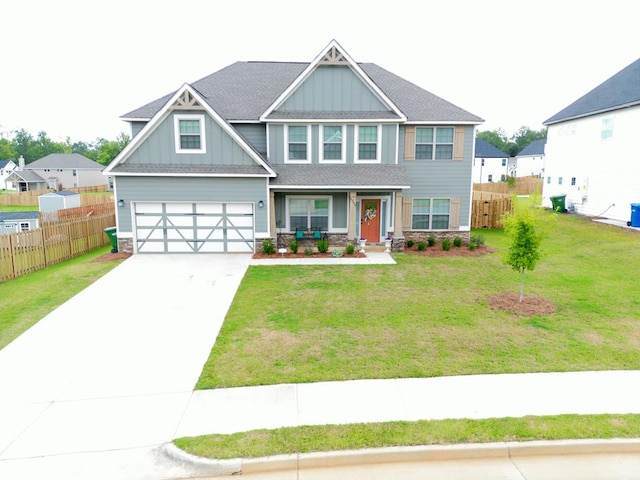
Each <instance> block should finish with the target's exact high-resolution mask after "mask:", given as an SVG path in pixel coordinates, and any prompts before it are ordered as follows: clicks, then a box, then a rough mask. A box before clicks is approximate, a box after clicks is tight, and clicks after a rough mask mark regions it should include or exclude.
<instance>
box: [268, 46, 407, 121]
mask: <svg viewBox="0 0 640 480" xmlns="http://www.w3.org/2000/svg"><path fill="white" fill-rule="evenodd" d="M335 84H339V85H340V87H341V88H344V89H345V90H348V95H345V94H343V91H341V90H340V89H336V88H335V87H334V86H335ZM351 117H353V119H355V120H362V119H378V120H380V119H382V120H386V121H396V122H397V121H400V122H404V121H406V116H405V115H404V114H403V113H402V111H401V110H400V109H399V108H398V107H397V106H396V105H395V104H394V103H393V102H392V101H391V100H390V99H389V98H388V97H387V95H386V94H385V93H384V92H383V91H382V90H381V89H380V88H379V87H378V86H377V85H376V84H375V83H374V82H373V81H372V80H371V78H370V77H369V76H368V75H367V74H366V73H365V72H364V71H363V70H362V68H361V67H360V66H359V65H358V64H357V63H356V62H354V61H353V59H352V58H351V57H350V56H349V54H348V53H347V52H346V51H345V50H344V49H343V48H342V47H341V46H340V45H339V44H338V42H336V41H335V40H332V41H331V42H330V43H329V44H328V45H327V46H326V47H325V48H324V49H323V50H322V51H321V52H320V53H319V54H318V55H317V56H316V58H315V59H314V60H313V61H312V62H311V63H310V64H309V65H308V66H307V68H305V69H304V70H303V71H302V73H301V74H300V75H298V77H297V78H296V79H295V80H294V81H293V82H292V83H291V85H289V87H288V88H287V89H286V90H284V91H283V92H282V93H281V94H280V96H279V97H278V98H277V99H276V100H275V101H274V102H273V103H272V104H271V105H270V106H269V108H267V110H266V111H265V112H264V113H263V114H262V115H261V117H260V120H261V121H264V122H267V121H274V120H275V121H278V120H290V119H292V118H305V119H310V118H315V119H334V118H340V119H346V120H349V119H350V118H351Z"/></svg>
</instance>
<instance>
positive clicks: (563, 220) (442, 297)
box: [196, 214, 640, 389]
mask: <svg viewBox="0 0 640 480" xmlns="http://www.w3.org/2000/svg"><path fill="white" fill-rule="evenodd" d="M549 215H553V214H549ZM556 217H557V221H558V223H557V225H556V226H555V229H554V231H553V232H552V233H551V234H550V236H549V237H547V239H546V240H545V241H544V242H543V245H542V253H543V256H542V258H541V260H540V262H539V263H538V265H537V267H536V269H535V270H533V271H531V272H527V274H526V287H525V294H526V295H536V296H540V297H543V298H545V299H547V300H549V301H551V302H552V303H553V304H554V305H555V308H556V310H555V313H553V314H551V315H539V316H533V317H523V316H518V315H515V314H511V313H507V312H503V311H497V310H494V309H492V308H491V307H490V306H489V304H488V299H489V298H490V297H491V296H492V295H495V294H499V293H504V292H511V293H518V292H519V286H520V276H519V274H518V273H517V272H515V271H513V270H512V269H511V268H510V267H508V266H505V265H504V264H503V262H502V252H504V251H505V250H506V248H508V239H507V238H506V237H505V236H504V234H503V232H502V231H500V230H485V231H481V232H474V233H481V234H482V235H483V236H484V237H485V241H486V244H487V245H488V246H489V247H490V248H492V249H493V250H495V252H494V253H491V254H488V255H484V256H479V257H473V258H433V257H431V258H425V257H420V256H415V255H410V254H396V255H394V258H395V259H396V261H397V262H398V265H375V266H362V265H356V266H278V267H275V266H268V267H264V266H253V267H250V268H249V270H248V272H247V275H246V276H245V278H244V279H243V282H242V284H241V286H240V288H239V291H238V293H237V295H236V298H235V299H234V302H233V304H232V306H231V308H230V310H229V312H228V315H227V318H226V320H225V323H224V325H223V327H222V329H221V332H220V334H219V336H218V339H217V341H216V343H215V345H214V347H213V349H212V351H211V354H210V357H209V360H208V361H207V363H206V365H205V367H204V369H203V371H202V375H201V377H200V379H199V381H198V383H197V387H196V388H198V389H207V388H219V387H235V386H244V385H264V384H277V383H301V382H318V381H332V380H346V379H359V378H397V377H401V378H407V377H435V376H442V375H466V374H484V373H525V372H545V371H579V370H608V369H634V368H637V366H638V365H639V364H640V348H638V347H639V346H640V322H638V321H637V312H638V311H639V310H640V297H639V296H638V295H635V294H634V292H635V291H636V290H637V288H635V287H637V286H638V285H639V282H638V281H637V280H635V278H634V277H633V276H632V275H630V271H629V266H631V265H637V264H639V263H640V249H638V248H637V245H638V241H639V240H640V237H638V235H637V233H636V232H630V231H626V230H622V229H618V228H616V227H611V226H608V225H602V224H597V223H594V222H589V221H586V220H584V219H581V218H578V217H573V216H567V215H557V216H556Z"/></svg>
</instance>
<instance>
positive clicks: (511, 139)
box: [476, 126, 547, 157]
mask: <svg viewBox="0 0 640 480" xmlns="http://www.w3.org/2000/svg"><path fill="white" fill-rule="evenodd" d="M476 136H477V137H478V138H481V139H483V140H484V141H485V142H487V143H490V144H491V145H493V146H494V147H496V148H497V149H499V150H502V151H503V152H504V153H506V154H508V155H509V156H510V157H515V156H516V155H517V154H518V153H520V152H521V151H522V149H523V148H524V147H526V146H527V145H529V144H530V143H531V142H533V141H534V140H540V139H541V138H547V129H546V127H545V128H543V129H542V130H531V129H530V128H529V127H526V126H522V127H520V128H519V129H518V130H517V131H516V132H515V133H514V134H513V135H511V136H508V135H507V134H506V132H505V131H504V130H503V129H502V128H499V129H498V130H487V131H484V132H477V133H476Z"/></svg>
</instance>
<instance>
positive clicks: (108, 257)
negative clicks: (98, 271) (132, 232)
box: [91, 252, 131, 262]
mask: <svg viewBox="0 0 640 480" xmlns="http://www.w3.org/2000/svg"><path fill="white" fill-rule="evenodd" d="M130 256H131V254H130V253H123V252H118V253H111V252H109V253H105V254H104V255H100V256H99V257H96V258H94V259H93V260H91V261H92V262H113V261H115V260H124V259H125V258H129V257H130Z"/></svg>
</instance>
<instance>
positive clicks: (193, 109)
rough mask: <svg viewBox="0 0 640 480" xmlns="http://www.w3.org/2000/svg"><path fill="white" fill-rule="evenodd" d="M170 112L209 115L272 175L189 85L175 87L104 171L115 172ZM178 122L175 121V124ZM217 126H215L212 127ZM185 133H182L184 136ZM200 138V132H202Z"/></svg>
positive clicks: (197, 150) (198, 115)
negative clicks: (175, 89) (173, 91)
mask: <svg viewBox="0 0 640 480" xmlns="http://www.w3.org/2000/svg"><path fill="white" fill-rule="evenodd" d="M171 115H174V116H175V117H180V118H181V117H185V118H187V119H196V117H205V116H209V117H210V119H211V120H212V121H213V122H215V124H217V126H218V127H220V129H221V130H222V131H223V132H224V134H226V135H227V136H228V137H230V138H231V139H232V141H233V142H234V143H235V145H237V146H238V147H239V148H240V149H241V150H242V151H243V152H244V153H243V155H246V156H247V157H249V158H251V159H252V160H253V162H254V163H255V164H256V166H257V167H262V169H263V170H262V171H263V172H264V171H266V173H267V174H268V176H275V172H274V171H273V170H272V169H271V167H270V166H269V165H268V164H267V163H266V162H265V161H264V160H263V159H262V157H261V156H260V155H259V154H258V153H257V152H256V151H255V150H254V149H253V147H252V146H251V145H250V144H249V143H247V141H246V140H245V139H244V138H243V137H242V136H241V135H239V134H238V132H237V131H236V130H235V129H234V128H233V127H232V126H231V125H229V123H228V122H227V121H226V120H224V119H223V118H222V117H221V116H220V115H219V114H218V113H217V112H216V111H215V110H214V109H213V108H212V107H211V106H210V105H209V104H208V103H207V102H206V101H205V99H204V98H203V96H202V95H201V94H200V93H199V92H198V91H197V90H196V89H195V88H194V87H193V86H191V85H189V84H186V83H185V84H184V85H183V86H182V87H181V88H180V89H178V90H177V91H176V92H175V93H174V94H173V95H172V96H171V97H170V98H169V99H168V100H167V101H166V102H165V104H164V106H163V107H162V108H160V110H159V111H158V112H157V113H156V114H155V115H154V116H153V117H152V118H151V119H150V120H149V122H147V124H146V125H145V126H144V128H142V130H140V132H139V133H138V134H137V135H136V136H135V137H134V138H133V139H132V141H131V142H130V143H129V144H128V145H127V146H126V147H125V148H124V149H123V150H122V152H120V154H119V155H118V156H117V157H116V158H115V159H114V160H113V161H112V162H111V163H110V164H109V165H108V166H107V167H106V168H105V169H104V172H103V173H104V174H117V172H118V170H115V171H114V168H116V167H117V166H118V165H120V164H122V163H124V162H126V160H127V159H128V158H130V157H131V155H132V154H133V153H134V152H135V151H136V150H138V149H139V148H140V147H141V145H142V144H143V143H144V142H145V141H147V140H148V139H149V138H150V137H151V136H152V134H153V133H154V132H155V131H156V129H158V128H159V126H160V125H162V124H163V122H164V121H165V120H167V119H168V118H169V117H170V116H171ZM186 123H187V125H186V126H187V127H188V126H189V125H188V123H189V120H187V122H186ZM176 124H178V123H176ZM200 125H201V128H204V125H205V123H204V122H202V123H201V124H200ZM216 128H217V127H216ZM188 135H189V134H188V132H187V133H186V134H185V136H188ZM176 137H180V132H178V131H176ZM203 139H204V135H203ZM180 148H181V147H178V148H177V151H178V153H181V150H180ZM193 151H194V153H200V152H204V151H205V149H204V148H200V145H198V148H197V149H195V150H193Z"/></svg>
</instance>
